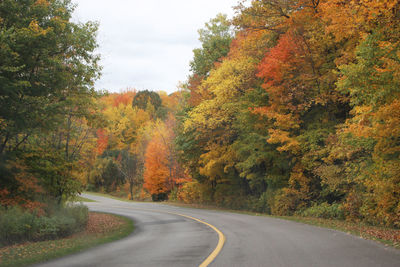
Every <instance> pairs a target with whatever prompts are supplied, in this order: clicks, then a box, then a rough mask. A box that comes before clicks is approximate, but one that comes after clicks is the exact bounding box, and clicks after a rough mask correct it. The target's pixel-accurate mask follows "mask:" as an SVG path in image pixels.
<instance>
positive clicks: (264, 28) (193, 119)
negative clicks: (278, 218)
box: [176, 0, 400, 226]
mask: <svg viewBox="0 0 400 267" xmlns="http://www.w3.org/2000/svg"><path fill="white" fill-rule="evenodd" d="M246 2H247V3H246ZM249 2H250V1H242V2H240V3H239V5H238V6H237V8H236V11H237V13H236V16H235V18H234V19H233V21H232V23H233V26H234V27H235V35H234V38H232V36H230V35H221V34H218V31H225V30H226V28H225V25H224V23H223V21H222V20H221V17H219V19H220V21H219V23H216V24H215V25H214V28H213V30H212V31H209V34H208V36H207V38H206V39H205V38H200V40H201V41H202V42H203V47H202V48H200V50H196V51H195V53H194V59H193V61H192V63H191V65H192V75H191V77H190V78H189V81H188V83H187V88H188V90H189V92H190V97H189V100H188V104H187V106H186V109H185V110H184V117H183V119H182V117H180V118H181V119H180V121H179V123H180V130H179V133H178V135H177V138H176V143H177V146H178V148H179V150H180V151H181V153H180V159H181V160H182V162H183V163H184V165H185V166H186V167H187V168H188V169H190V171H191V176H192V177H193V178H194V179H195V180H194V182H190V183H188V184H186V185H184V186H183V187H181V189H180V190H181V196H182V199H184V200H185V201H187V202H191V201H197V202H205V203H207V202H208V203H216V204H219V205H224V206H228V207H233V208H244V209H254V210H257V211H261V212H267V213H271V214H277V215H292V214H313V213H314V215H315V216H319V214H318V213H321V210H322V211H323V212H328V213H329V217H336V218H348V219H352V220H363V221H366V222H369V223H374V224H383V225H392V226H399V223H400V196H399V193H398V192H399V189H400V188H399V185H400V183H399V182H400V180H399V178H400V168H399V166H400V161H399V160H400V150H399V148H400V146H399V140H400V139H399V138H400V135H399V134H400V132H399V129H400V127H399V126H400V120H399V118H400V116H399V115H400V114H399V111H400V109H399V107H400V106H399V96H400V87H399V82H400V76H399V74H400V50H399V43H400V36H399V33H400V29H399V24H398V19H399V16H400V2H399V1H396V0H393V1H384V2H382V1H373V0H369V1H347V2H346V1H345V2H343V1H335V0H333V1H311V0H302V1H280V0H274V1H261V0H260V1H251V2H250V3H249ZM215 22H216V20H213V21H211V22H210V23H215ZM209 25H210V24H207V27H206V29H209ZM216 29H218V30H216ZM202 33H203V32H200V34H202ZM221 38H225V41H224V42H217V41H216V40H220V39H221ZM213 39H215V41H213ZM210 42H211V43H215V44H217V43H218V44H219V45H216V46H214V47H213V50H214V51H215V50H216V51H218V52H214V53H213V54H216V55H218V56H219V58H218V59H217V58H214V59H213V60H214V64H208V65H207V66H208V69H206V70H204V69H202V70H201V71H199V68H194V67H193V66H197V65H199V66H200V65H201V64H200V63H196V62H202V61H204V59H203V54H208V53H206V49H207V48H208V47H209V44H208V43H210ZM226 45H229V50H227V49H226ZM201 66H203V65H201Z"/></svg>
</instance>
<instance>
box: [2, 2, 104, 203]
mask: <svg viewBox="0 0 400 267" xmlns="http://www.w3.org/2000/svg"><path fill="white" fill-rule="evenodd" d="M73 10H74V5H73V4H72V3H71V1H68V0H67V1H61V0H51V1H45V0H38V1H34V0H27V1H11V0H6V1H1V3H0V29H1V30H0V47H1V49H0V54H1V56H0V125H1V127H0V154H2V155H3V156H2V159H8V162H5V163H4V164H3V165H6V166H13V164H9V163H10V162H13V161H19V160H20V159H22V160H25V163H23V164H22V165H26V166H23V167H21V166H19V168H13V169H9V170H10V171H11V173H12V175H11V178H9V179H8V180H9V182H8V183H7V184H5V185H4V187H5V188H6V190H11V191H13V189H12V188H18V185H21V184H24V183H26V181H24V179H17V178H16V177H17V176H18V173H22V172H21V171H18V169H21V168H23V169H24V172H28V173H31V174H34V175H35V176H37V178H38V181H39V183H40V185H41V186H43V188H44V189H45V190H46V191H48V193H49V194H50V195H51V196H53V197H54V198H55V199H57V201H58V202H60V201H61V199H63V197H67V196H69V195H71V194H73V193H75V192H77V191H78V190H79V186H78V185H77V184H79V181H78V180H77V179H76V175H75V174H73V173H74V172H76V171H75V170H72V166H73V165H74V164H76V162H77V160H78V159H79V158H80V152H82V149H83V148H84V147H85V144H86V143H87V141H88V139H89V137H90V136H91V134H90V131H91V130H90V124H91V122H90V121H93V120H92V118H93V117H94V116H93V114H94V113H95V112H94V111H95V109H94V104H93V97H94V96H95V95H96V94H95V93H94V90H93V84H94V81H95V80H96V79H97V78H98V76H99V71H100V67H99V65H98V61H99V56H98V55H97V54H95V53H94V50H95V49H96V47H97V42H96V31H97V24H96V23H92V22H87V23H85V24H82V23H75V22H72V21H71V16H72V12H73ZM42 151H46V153H45V155H43V157H41V156H40V155H41V153H43V152H42ZM25 179H29V177H28V175H27V177H25ZM2 186H3V185H2ZM9 193H10V195H14V197H17V196H18V192H15V191H13V192H9Z"/></svg>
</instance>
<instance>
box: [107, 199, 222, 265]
mask: <svg viewBox="0 0 400 267" xmlns="http://www.w3.org/2000/svg"><path fill="white" fill-rule="evenodd" d="M112 207H113V208H119V209H121V208H122V209H135V210H143V211H153V212H159V213H167V214H173V215H178V216H181V217H185V218H188V219H191V220H194V221H197V222H199V223H202V224H205V225H207V226H208V227H210V228H211V229H213V230H214V231H215V232H217V234H218V244H217V246H216V247H215V249H214V250H213V252H211V254H210V255H208V257H207V258H206V259H205V260H204V261H203V262H202V263H201V264H200V265H199V267H206V266H208V265H209V264H210V263H211V262H212V261H213V260H215V258H216V257H217V256H218V254H219V253H220V252H221V250H222V248H223V246H224V244H225V240H226V238H225V235H224V234H223V233H222V232H221V231H220V230H219V229H218V228H217V227H215V226H214V225H212V224H209V223H207V222H205V221H202V220H200V219H197V218H195V217H192V216H189V215H185V214H180V213H175V212H170V211H163V210H154V209H143V208H136V207H129V208H128V207H120V206H112Z"/></svg>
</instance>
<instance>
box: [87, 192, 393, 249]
mask: <svg viewBox="0 0 400 267" xmlns="http://www.w3.org/2000/svg"><path fill="white" fill-rule="evenodd" d="M85 193H88V194H93V195H97V196H103V197H108V198H112V199H116V200H121V201H125V202H139V201H135V200H128V199H124V198H119V197H115V196H111V195H108V194H103V193H93V192H85ZM158 203H159V204H164V205H172V206H177V207H183V208H195V209H208V210H215V211H224V212H232V213H239V214H246V215H252V216H266V217H271V218H278V219H284V220H289V221H295V222H299V223H305V224H309V225H314V226H318V227H323V228H329V229H333V230H337V231H341V232H345V233H347V234H352V235H355V236H358V237H361V238H364V239H369V240H374V241H378V242H380V243H383V244H384V245H387V246H391V247H394V248H397V249H400V229H394V228H386V227H380V226H372V225H367V224H363V223H355V222H350V221H345V220H343V221H342V220H335V219H322V218H314V217H300V216H274V215H268V214H265V213H257V212H252V211H246V210H232V209H227V208H221V207H217V206H213V205H202V204H186V203H181V202H176V201H164V202H158Z"/></svg>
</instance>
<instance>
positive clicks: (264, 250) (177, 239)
mask: <svg viewBox="0 0 400 267" xmlns="http://www.w3.org/2000/svg"><path fill="white" fill-rule="evenodd" d="M84 197H86V198H90V199H94V200H96V201H97V202H90V203H85V204H87V205H88V206H89V208H90V210H93V211H104V212H112V213H116V214H120V215H124V216H127V217H129V218H132V219H133V220H134V221H135V231H134V233H133V234H132V235H130V236H128V237H126V238H124V239H122V240H120V241H116V242H113V243H109V244H105V245H101V246H98V247H95V248H93V249H90V250H87V251H84V252H81V253H78V254H74V255H71V256H67V257H63V258H61V259H57V260H53V261H50V262H47V263H45V264H41V265H37V266H68V267H69V266H107V267H108V266H199V265H200V264H201V263H203V262H204V260H205V259H206V258H207V257H208V256H209V255H210V254H211V253H212V252H213V251H214V249H215V247H216V246H217V243H218V240H219V238H218V235H217V233H216V232H215V231H214V230H213V229H211V228H210V227H209V226H207V225H205V224H203V223H201V222H198V221H195V220H193V219H190V218H188V217H183V216H180V215H177V214H184V215H187V216H191V217H195V218H197V219H200V220H202V221H204V222H207V223H209V224H212V225H214V226H215V227H216V228H218V229H220V230H221V231H222V232H223V234H224V235H225V237H226V242H225V244H224V247H223V248H222V250H221V251H220V253H219V254H218V255H217V257H216V258H215V260H214V261H213V262H212V263H211V264H210V266H307V267H309V266H340V267H345V266H351V267H353V266H362V267H369V266H371V267H372V266H373V267H376V266H385V267H386V266H396V267H398V266H400V250H396V249H393V248H389V247H385V246H384V245H381V244H379V243H376V242H374V241H369V240H364V239H361V238H359V237H355V236H352V235H348V234H346V233H342V232H338V231H334V230H329V229H324V228H319V227H314V226H310V225H305V224H301V223H296V222H291V221H285V220H281V219H275V218H269V217H264V216H260V217H258V216H250V215H244V214H236V213H229V212H221V211H211V210H201V209H190V208H180V207H174V206H169V205H164V204H156V203H134V202H122V201H118V200H113V199H109V198H104V197H99V196H93V195H84Z"/></svg>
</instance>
